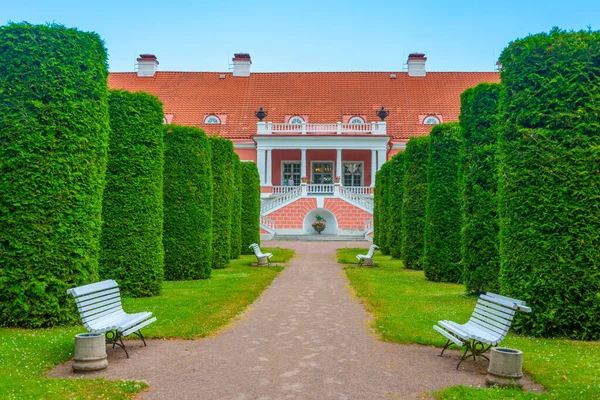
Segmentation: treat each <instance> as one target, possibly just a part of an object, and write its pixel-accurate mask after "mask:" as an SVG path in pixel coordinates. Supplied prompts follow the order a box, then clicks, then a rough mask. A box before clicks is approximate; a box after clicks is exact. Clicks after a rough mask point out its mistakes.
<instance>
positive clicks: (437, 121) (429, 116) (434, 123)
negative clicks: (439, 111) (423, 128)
mask: <svg viewBox="0 0 600 400" xmlns="http://www.w3.org/2000/svg"><path fill="white" fill-rule="evenodd" d="M429 119H434V120H435V121H436V122H427V121H428V120H429ZM441 122H442V121H440V119H439V118H438V117H436V116H435V115H428V116H426V117H425V119H423V125H438V124H440V123H441Z"/></svg>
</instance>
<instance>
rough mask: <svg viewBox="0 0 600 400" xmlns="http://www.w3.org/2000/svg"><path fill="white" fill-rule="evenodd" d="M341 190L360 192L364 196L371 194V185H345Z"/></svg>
mask: <svg viewBox="0 0 600 400" xmlns="http://www.w3.org/2000/svg"><path fill="white" fill-rule="evenodd" d="M341 190H343V191H346V192H348V193H354V194H360V195H363V196H366V195H368V196H370V195H371V187H369V186H343V188H342V189H341Z"/></svg>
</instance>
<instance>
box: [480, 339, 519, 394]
mask: <svg viewBox="0 0 600 400" xmlns="http://www.w3.org/2000/svg"><path fill="white" fill-rule="evenodd" d="M485 381H486V383H487V384H488V385H490V386H492V385H496V386H518V387H523V352H522V351H520V350H515V349H507V348H504V347H496V348H493V349H492V351H491V354H490V365H489V367H488V374H487V376H486V378H485Z"/></svg>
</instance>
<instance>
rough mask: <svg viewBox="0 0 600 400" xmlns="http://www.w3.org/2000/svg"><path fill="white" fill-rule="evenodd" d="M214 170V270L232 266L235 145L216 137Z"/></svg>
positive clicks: (213, 152)
mask: <svg viewBox="0 0 600 400" xmlns="http://www.w3.org/2000/svg"><path fill="white" fill-rule="evenodd" d="M210 139H211V145H212V168H213V204H214V207H213V218H212V220H213V263H212V267H213V268H226V267H227V266H228V265H229V259H230V250H231V214H232V212H233V197H234V186H233V185H234V171H233V143H232V142H231V140H227V139H223V138H221V137H217V136H212V137H211V138H210Z"/></svg>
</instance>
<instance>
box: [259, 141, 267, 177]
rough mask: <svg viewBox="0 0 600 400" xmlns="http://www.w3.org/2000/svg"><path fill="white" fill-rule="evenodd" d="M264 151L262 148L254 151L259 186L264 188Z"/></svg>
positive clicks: (265, 175)
mask: <svg viewBox="0 0 600 400" xmlns="http://www.w3.org/2000/svg"><path fill="white" fill-rule="evenodd" d="M265 156H266V150H265V149H263V148H262V147H259V148H257V149H256V166H257V167H258V175H259V176H260V186H264V185H265V182H266V181H267V174H266V172H265V163H266V159H265Z"/></svg>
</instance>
